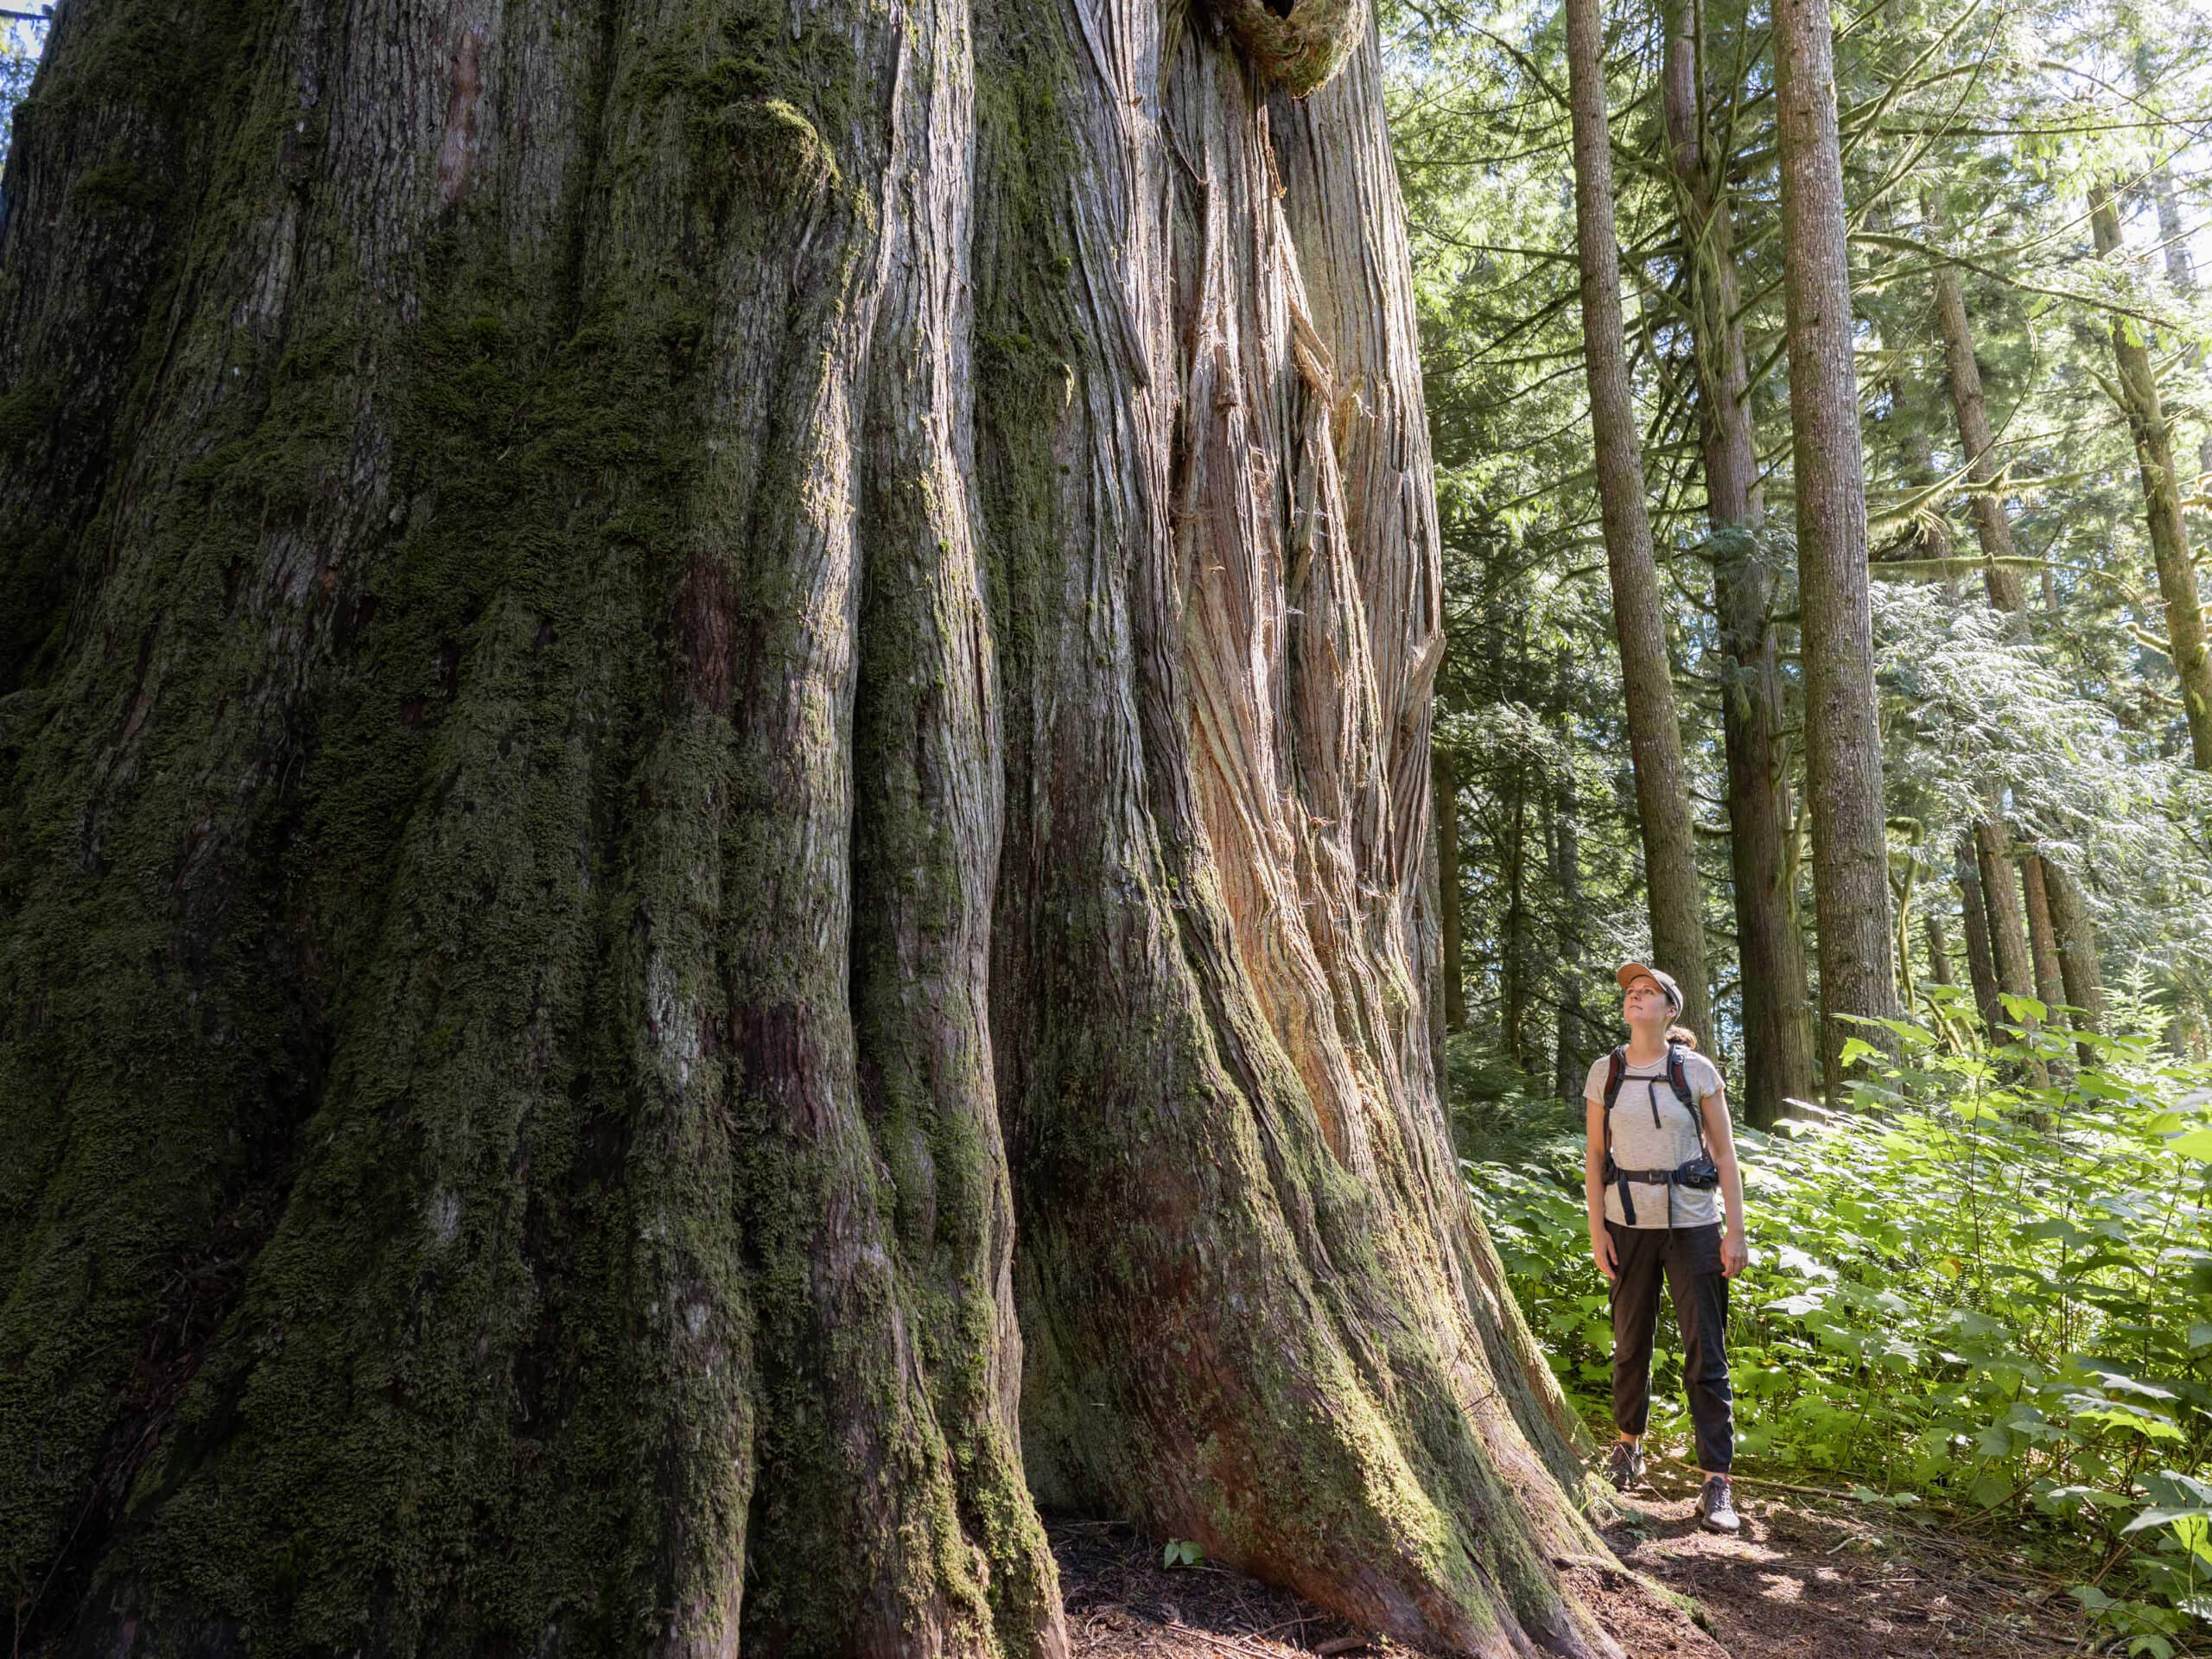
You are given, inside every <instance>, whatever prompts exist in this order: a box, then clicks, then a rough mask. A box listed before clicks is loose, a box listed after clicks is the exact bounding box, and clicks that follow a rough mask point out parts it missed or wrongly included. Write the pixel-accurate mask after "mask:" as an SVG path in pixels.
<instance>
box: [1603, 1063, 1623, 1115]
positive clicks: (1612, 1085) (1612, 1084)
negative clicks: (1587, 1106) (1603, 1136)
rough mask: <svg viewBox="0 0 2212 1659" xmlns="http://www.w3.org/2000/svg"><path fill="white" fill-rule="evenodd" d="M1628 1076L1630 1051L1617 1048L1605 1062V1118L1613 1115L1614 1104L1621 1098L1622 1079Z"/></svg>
mask: <svg viewBox="0 0 2212 1659" xmlns="http://www.w3.org/2000/svg"><path fill="white" fill-rule="evenodd" d="M1627 1075H1628V1050H1627V1049H1626V1048H1625V1047H1623V1048H1617V1049H1615V1050H1614V1051H1613V1052H1612V1053H1611V1055H1609V1056H1607V1057H1606V1060H1605V1116H1606V1118H1607V1120H1608V1121H1610V1120H1611V1117H1612V1115H1613V1103H1614V1102H1615V1101H1617V1100H1618V1099H1619V1098H1620V1095H1621V1079H1622V1078H1623V1077H1626V1076H1627Z"/></svg>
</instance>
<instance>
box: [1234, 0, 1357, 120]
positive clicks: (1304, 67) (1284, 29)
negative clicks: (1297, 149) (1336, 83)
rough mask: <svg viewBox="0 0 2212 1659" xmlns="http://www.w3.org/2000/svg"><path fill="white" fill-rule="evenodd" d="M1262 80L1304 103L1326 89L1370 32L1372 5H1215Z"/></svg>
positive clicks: (1284, 0)
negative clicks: (1309, 96) (1320, 90)
mask: <svg viewBox="0 0 2212 1659" xmlns="http://www.w3.org/2000/svg"><path fill="white" fill-rule="evenodd" d="M1212 5H1213V10H1214V15H1215V16H1217V17H1218V18H1219V19H1220V20H1221V22H1223V24H1224V26H1225V27H1226V28H1227V29H1228V30H1229V32H1230V34H1231V35H1235V36H1236V44H1237V47H1238V49H1239V50H1241V51H1242V52H1243V54H1244V57H1245V60H1246V61H1247V62H1249V63H1250V64H1251V65H1252V67H1254V68H1255V69H1257V70H1258V71H1259V72H1260V74H1261V77H1262V79H1264V80H1265V81H1267V82H1268V84H1269V85H1271V86H1280V87H1281V88H1282V89H1283V90H1284V91H1285V92H1288V93H1289V94H1290V95H1291V96H1292V97H1294V98H1303V97H1305V96H1306V93H1308V92H1313V90H1314V89H1315V88H1317V87H1319V86H1325V85H1326V84H1327V83H1328V81H1329V79H1330V78H1331V77H1332V76H1333V75H1334V74H1335V73H1337V71H1338V70H1339V69H1341V68H1342V67H1344V60H1345V59H1346V58H1348V57H1350V56H1351V52H1352V48H1354V47H1356V46H1357V45H1358V44H1359V41H1360V36H1361V35H1363V34H1364V33H1365V32H1366V29H1367V7H1368V0H1212Z"/></svg>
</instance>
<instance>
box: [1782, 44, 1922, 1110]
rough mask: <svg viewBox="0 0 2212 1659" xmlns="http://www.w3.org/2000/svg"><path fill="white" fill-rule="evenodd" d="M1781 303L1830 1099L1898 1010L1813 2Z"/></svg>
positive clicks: (1839, 234) (1799, 93)
mask: <svg viewBox="0 0 2212 1659" xmlns="http://www.w3.org/2000/svg"><path fill="white" fill-rule="evenodd" d="M1774 53H1775V68H1776V79H1777V87H1776V91H1777V133H1776V136H1777V143H1778V145H1779V148H1780V153H1781V162H1782V258H1783V301H1784V305H1785V308H1786V311H1787V316H1788V324H1787V326H1788V336H1789V426H1790V450H1791V457H1792V468H1793V474H1794V480H1795V488H1796V508H1797V588H1798V601H1799V602H1798V612H1799V617H1800V630H1799V631H1800V637H1801V641H1802V652H1803V657H1804V664H1805V772H1806V785H1805V788H1806V795H1807V798H1808V805H1809V807H1810V809H1811V812H1812V820H1813V825H1812V827H1813V903H1814V912H1815V918H1816V925H1817V927H1818V930H1819V944H1820V967H1821V1058H1822V1063H1823V1064H1822V1075H1823V1080H1824V1082H1825V1084H1826V1087H1827V1090H1828V1094H1829V1097H1830V1098H1831V1099H1832V1100H1833V1099H1835V1098H1836V1097H1838V1096H1839V1094H1840V1090H1841V1086H1842V1081H1843V1078H1842V1068H1841V1066H1840V1065H1839V1064H1838V1058H1837V1057H1838V1054H1839V1052H1840V1050H1841V1048H1842V1046H1843V1044H1844V1042H1845V1040H1846V1039H1847V1038H1849V1037H1853V1036H1859V1037H1861V1038H1863V1039H1866V1040H1867V1041H1870V1042H1872V1043H1874V1044H1876V1045H1877V1046H1888V1045H1889V1039H1888V1038H1887V1037H1886V1036H1885V1033H1883V1031H1882V1030H1881V1028H1880V1027H1860V1026H1856V1025H1854V1024H1853V1020H1852V1018H1851V1017H1852V1016H1854V1015H1855V1016H1859V1017H1861V1018H1892V1017H1894V1016H1895V1015H1896V1014H1897V987H1896V969H1895V966H1894V963H1893V961H1892V956H1891V928H1890V887H1889V850H1888V829H1887V815H1886V812H1885V805H1884V801H1883V783H1882V730H1881V717H1880V712H1879V709H1878V705H1877V702H1876V699H1875V694H1874V642H1873V612H1872V598H1871V596H1870V594H1869V593H1868V590H1867V575H1866V463H1865V457H1864V453H1863V450H1862V448H1861V445H1860V441H1859V376H1858V372H1857V370H1856V369H1855V367H1854V366H1853V362H1852V355H1851V353H1852V315H1851V270H1850V258H1849V238H1848V232H1847V221H1846V214H1845V207H1844V196H1843V162H1842V156H1841V153H1840V149H1839V147H1838V137H1837V129H1836V121H1837V118H1836V90H1835V63H1834V30H1833V25H1832V22H1831V20H1830V16H1829V12H1828V3H1827V0H1775V6H1774Z"/></svg>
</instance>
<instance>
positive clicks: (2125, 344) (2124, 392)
mask: <svg viewBox="0 0 2212 1659" xmlns="http://www.w3.org/2000/svg"><path fill="white" fill-rule="evenodd" d="M2089 225H2090V230H2091V233H2092V235H2094V238H2095V239H2096V246H2097V257H2099V258H2101V259H2110V258H2112V257H2113V256H2114V255H2115V254H2117V253H2118V252H2119V251H2120V213H2119V211H2118V209H2117V208H2116V207H2114V206H2113V198H2112V192H2111V191H2110V190H2109V189H2108V188H2106V187H2105V186H2103V185H2098V186H2095V187H2094V188H2092V189H2091V190H2090V192H2089ZM2112 354H2113V364H2114V365H2115V366H2116V367H2117V369H2118V370H2119V388H2120V406H2121V409H2122V410H2123V411H2124V412H2125V413H2126V416H2127V425H2128V430H2129V431H2130V433H2131V434H2132V435H2133V437H2134V440H2135V461H2136V467H2137V470H2138V472H2139V474H2141V476H2142V480H2143V512H2144V517H2145V519H2147V520H2148V522H2149V524H2150V529H2151V559H2152V566H2153V569H2154V570H2155V573H2156V575H2157V576H2158V596H2159V598H2160V600H2161V601H2163V604H2164V610H2165V627H2166V654H2167V656H2168V657H2169V658H2171V661H2172V663H2173V665H2174V673H2175V675H2176V677H2177V678H2178V679H2179V680H2180V682H2181V706H2182V715H2183V719H2184V720H2186V721H2188V724H2189V747H2190V762H2191V764H2192V765H2194V766H2196V768H2197V770H2198V771H2200V772H2202V771H2206V770H2212V651H2208V649H2207V647H2206V643H2205V634H2204V613H2203V610H2202V605H2201V603H2200V601H2199V600H2198V597H2197V589H2196V565H2195V564H2194V563H2192V562H2191V560H2190V550H2189V529H2188V526H2187V525H2186V524H2184V523H2183V519H2182V512H2181V487H2180V480H2179V478H2178V477H2177V475H2176V474H2175V471H2174V445H2173V433H2172V431H2171V429H2170V428H2169V427H2168V425H2167V423H2166V414H2165V407H2164V403H2163V402H2162V401H2161V399H2160V397H2159V394H2158V374H2157V372H2156V371H2155V369H2154V368H2153V367H2152V362H2151V351H2150V346H2149V345H2148V344H2147V343H2146V342H2145V340H2144V337H2143V330H2142V326H2141V325H2140V324H2139V322H2138V321H2136V320H2135V319H2134V318H2133V317H2127V316H2119V315H2115V316H2114V317H2113V320H2112Z"/></svg>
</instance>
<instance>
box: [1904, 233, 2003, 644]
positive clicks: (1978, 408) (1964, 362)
mask: <svg viewBox="0 0 2212 1659" xmlns="http://www.w3.org/2000/svg"><path fill="white" fill-rule="evenodd" d="M1921 204H1922V207H1921V212H1922V218H1923V221H1924V222H1925V224H1926V225H1927V227H1928V232H1929V241H1930V242H1931V243H1936V244H1937V245H1939V248H1940V245H1941V243H1942V239H1943V236H1944V232H1945V229H1946V218H1945V214H1944V213H1943V206H1942V198H1941V197H1940V196H1938V195H1937V194H1936V193H1935V192H1934V191H1933V190H1930V191H1927V192H1925V193H1923V195H1922V197H1921ZM1936 327H1937V328H1938V330H1939V331H1940V332H1941V334H1942V339H1943V367H1944V378H1945V381H1946V383H1947V384H1948V387H1949V389H1950V393H1951V413H1952V416H1953V418H1954V419H1955V421H1956V422H1957V423H1958V429H1959V443H1960V447H1961V448H1962V449H1963V450H1964V451H1965V453H1966V459H1967V482H1968V484H1969V485H1970V486H1972V489H1973V494H1972V496H1971V497H1970V498H1969V500H1970V503H1971V506H1970V511H1971V512H1973V514H1974V535H1975V537H1976V538H1977V539H1978V540H1979V541H1980V544H1981V557H1982V566H1981V576H1982V582H1983V584H1984V586H1985V587H1986V589H1987V592H1988V594H1989V602H1990V603H1991V604H1992V605H1993V606H1994V607H1996V608H1997V609H1998V610H1999V611H2002V612H2003V613H2005V614H2006V615H2007V616H2010V617H2012V618H2015V619H2017V621H2016V624H2015V626H2018V627H2019V628H2021V629H2023V630H2024V629H2025V627H2026V626H2027V594H2026V590H2025V589H2024V588H2023V587H2022V586H2021V583H2020V573H2019V572H2018V570H2017V569H2014V568H2013V567H2012V563H2011V561H2012V556H2013V554H2012V519H2011V518H2010V517H2009V516H2008V515H2007V514H2006V512H2005V499H2004V497H2003V496H2002V495H2000V494H1999V493H1998V492H1997V490H1996V488H1995V487H1994V486H1995V484H1996V482H1997V477H1998V467H1997V461H1996V455H1995V453H1994V450H1995V443H1994V441H1993V438H1992V436H1991V435H1990V430H1989V403H1988V400H1987V399H1986V397H1983V395H1982V390H1981V365H1980V364H1979V363H1977V362H1976V361H1975V360H1974V333H1973V329H1972V327H1971V326H1970V325H1969V323H1968V322H1967V303H1966V295H1965V293H1964V291H1963V290H1962V289H1961V287H1960V285H1959V270H1958V267H1957V266H1956V265H1955V264H1950V263H1948V261H1947V260H1945V259H1942V258H1940V257H1939V258H1938V259H1937V261H1936Z"/></svg>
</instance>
